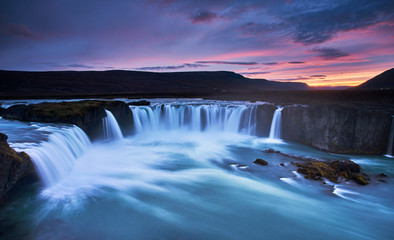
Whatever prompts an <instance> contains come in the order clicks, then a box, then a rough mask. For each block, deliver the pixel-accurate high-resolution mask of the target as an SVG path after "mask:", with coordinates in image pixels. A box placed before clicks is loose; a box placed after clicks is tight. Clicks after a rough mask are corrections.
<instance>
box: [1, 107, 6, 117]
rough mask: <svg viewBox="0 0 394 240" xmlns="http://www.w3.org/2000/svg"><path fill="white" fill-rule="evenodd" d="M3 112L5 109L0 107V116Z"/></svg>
mask: <svg viewBox="0 0 394 240" xmlns="http://www.w3.org/2000/svg"><path fill="white" fill-rule="evenodd" d="M4 112H5V109H4V108H2V107H0V116H3V113H4Z"/></svg>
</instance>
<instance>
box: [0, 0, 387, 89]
mask: <svg viewBox="0 0 394 240" xmlns="http://www.w3.org/2000/svg"><path fill="white" fill-rule="evenodd" d="M393 67H394V1H393V0H319V1H315V0H299V1H297V0H283V1H282V0H237V1H230V0H229V1H225V0H198V1H197V0H183V1H181V0H146V1H142V0H134V1H131V0H34V1H32V0H0V69H2V70H28V71H56V70H77V71H86V70H114V69H121V70H139V71H154V72H173V71H219V70H220V71H221V70H225V71H234V72H236V73H239V74H242V75H243V76H245V77H249V78H261V79H268V80H274V81H294V82H305V83H307V84H309V85H310V86H354V85H359V84H360V83H362V82H364V81H366V80H368V79H370V78H371V77H373V76H375V75H377V74H379V73H381V72H383V71H385V70H388V69H390V68H393Z"/></svg>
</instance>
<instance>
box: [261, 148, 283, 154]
mask: <svg viewBox="0 0 394 240" xmlns="http://www.w3.org/2000/svg"><path fill="white" fill-rule="evenodd" d="M263 152H264V153H280V151H275V150H274V149H272V148H269V149H266V150H263Z"/></svg>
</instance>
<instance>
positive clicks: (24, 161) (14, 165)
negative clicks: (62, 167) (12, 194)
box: [0, 133, 34, 204]
mask: <svg viewBox="0 0 394 240" xmlns="http://www.w3.org/2000/svg"><path fill="white" fill-rule="evenodd" d="M7 139H8V137H7V135H5V134H3V133H0V204H1V203H3V202H4V200H5V198H6V194H7V192H8V191H9V190H10V189H11V188H12V187H13V186H14V185H15V183H16V182H17V181H18V180H19V179H21V178H22V177H24V176H27V175H28V174H30V173H32V172H33V171H34V167H33V163H32V161H31V159H30V157H29V156H28V155H27V154H26V153H24V152H20V153H17V152H15V151H14V150H13V149H12V148H11V147H10V146H9V145H8V143H7Z"/></svg>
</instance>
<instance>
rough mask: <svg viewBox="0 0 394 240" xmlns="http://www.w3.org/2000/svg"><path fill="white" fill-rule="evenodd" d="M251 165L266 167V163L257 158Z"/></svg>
mask: <svg viewBox="0 0 394 240" xmlns="http://www.w3.org/2000/svg"><path fill="white" fill-rule="evenodd" d="M253 163H254V164H259V165H263V166H265V165H268V162H267V161H265V160H263V159H261V158H257V159H256V160H255V161H254V162H253Z"/></svg>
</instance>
